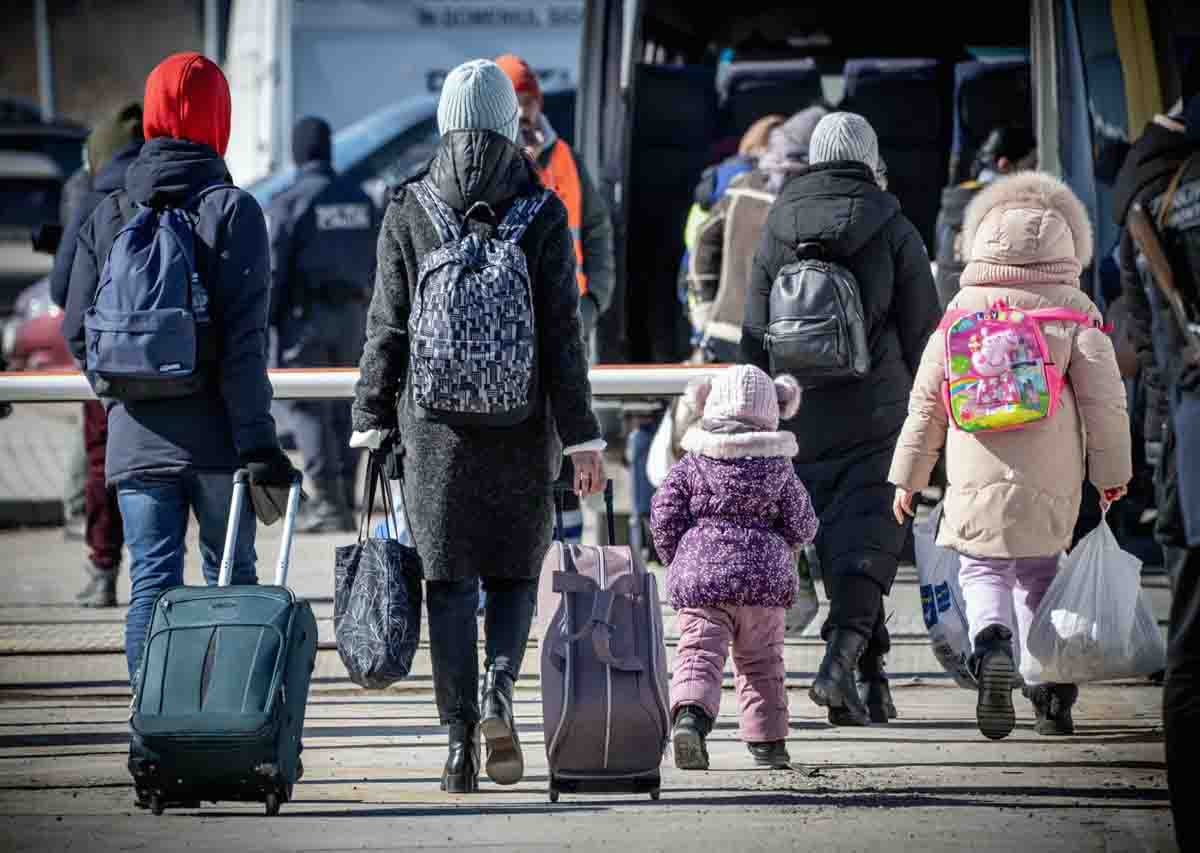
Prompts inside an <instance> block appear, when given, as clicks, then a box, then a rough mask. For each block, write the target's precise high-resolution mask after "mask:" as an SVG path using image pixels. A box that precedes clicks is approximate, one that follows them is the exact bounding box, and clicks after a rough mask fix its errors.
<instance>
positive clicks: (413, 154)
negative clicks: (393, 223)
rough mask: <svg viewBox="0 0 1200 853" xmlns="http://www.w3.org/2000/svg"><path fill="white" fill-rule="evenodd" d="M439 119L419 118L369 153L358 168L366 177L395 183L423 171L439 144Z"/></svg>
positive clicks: (358, 176)
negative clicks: (420, 119)
mask: <svg viewBox="0 0 1200 853" xmlns="http://www.w3.org/2000/svg"><path fill="white" fill-rule="evenodd" d="M438 138H439V137H438V129H437V119H435V118H430V119H426V120H425V121H421V122H417V123H416V124H414V125H413V126H412V127H410V128H409V129H408V130H406V131H404V132H403V133H401V134H400V135H399V136H397V137H396V138H395V139H393V140H392V141H390V142H388V143H387V144H385V145H383V146H382V147H380V148H379V149H377V150H376V151H374V152H372V153H371V154H370V155H368V156H367V158H366V160H365V161H364V162H363V163H361V164H359V165H358V166H357V167H356V168H355V170H354V172H355V176H356V177H357V178H358V179H359V180H361V181H363V182H366V181H372V180H374V181H378V182H381V183H383V184H384V185H386V186H395V185H397V184H399V183H401V182H403V181H405V180H407V179H408V178H410V177H412V176H413V175H414V174H416V173H417V172H419V171H420V170H421V169H422V168H423V167H424V166H425V164H426V163H428V162H429V159H430V158H431V157H433V152H434V151H435V150H436V149H437V144H438Z"/></svg>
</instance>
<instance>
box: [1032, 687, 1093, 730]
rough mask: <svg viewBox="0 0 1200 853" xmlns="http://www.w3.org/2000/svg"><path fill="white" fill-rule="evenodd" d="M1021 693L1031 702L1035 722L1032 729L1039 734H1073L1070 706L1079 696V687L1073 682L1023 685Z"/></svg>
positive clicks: (1073, 723) (1073, 721)
mask: <svg viewBox="0 0 1200 853" xmlns="http://www.w3.org/2000/svg"><path fill="white" fill-rule="evenodd" d="M1021 693H1022V694H1023V695H1024V696H1025V698H1026V699H1028V700H1029V701H1030V702H1032V703H1033V711H1034V713H1035V714H1037V722H1036V723H1035V724H1034V726H1033V730H1034V731H1035V732H1037V733H1038V734H1040V735H1073V734H1075V720H1074V719H1072V718H1071V706H1072V705H1074V704H1075V700H1076V699H1078V698H1079V688H1078V687H1076V686H1075V685H1074V684H1039V685H1038V686H1037V687H1024V688H1022V689H1021Z"/></svg>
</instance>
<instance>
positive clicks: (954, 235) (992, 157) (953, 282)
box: [934, 125, 1037, 307]
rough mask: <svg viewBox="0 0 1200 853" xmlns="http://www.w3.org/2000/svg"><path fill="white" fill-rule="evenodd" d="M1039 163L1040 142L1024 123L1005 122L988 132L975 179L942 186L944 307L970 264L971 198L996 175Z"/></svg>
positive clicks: (939, 247) (939, 249)
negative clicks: (965, 241)
mask: <svg viewBox="0 0 1200 853" xmlns="http://www.w3.org/2000/svg"><path fill="white" fill-rule="evenodd" d="M1036 164H1037V142H1036V140H1035V139H1034V138H1033V133H1032V131H1030V130H1029V128H1027V127H1025V126H1023V125H1003V126H1001V127H997V128H996V129H994V130H993V131H992V132H991V133H989V134H988V136H987V139H985V140H984V143H983V145H982V146H980V148H979V153H978V154H977V155H976V157H975V162H974V163H973V164H972V166H971V179H970V180H968V181H964V182H963V183H961V184H954V185H953V186H949V187H946V188H945V189H944V190H942V208H941V210H940V211H938V217H937V224H936V226H935V229H934V233H935V235H936V247H935V249H934V257H935V258H936V260H937V278H936V281H937V288H938V298H939V299H940V300H941V302H942V307H945V306H946V305H948V304H950V300H951V299H953V298H954V296H955V294H957V293H958V280H959V277H960V276H961V275H962V271H963V269H964V267H965V266H966V261H965V260H964V258H963V246H962V240H961V235H962V226H963V215H964V214H965V212H966V209H967V205H968V204H970V203H971V199H973V198H975V196H976V195H977V194H978V193H979V191H980V190H982V189H983V188H984V187H985V186H987V185H988V184H989V183H991V182H992V181H993V180H995V179H996V178H998V177H1000V176H1002V175H1007V174H1010V173H1012V172H1017V171H1022V170H1024V169H1032V168H1033V167H1034V166H1035V165H1036Z"/></svg>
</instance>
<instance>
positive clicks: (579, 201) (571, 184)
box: [542, 139, 588, 293]
mask: <svg viewBox="0 0 1200 853" xmlns="http://www.w3.org/2000/svg"><path fill="white" fill-rule="evenodd" d="M542 183H544V184H545V185H546V186H547V187H549V188H550V189H552V190H554V194H555V195H557V196H558V197H559V199H561V200H562V203H563V204H564V205H566V208H567V227H568V228H570V229H571V240H572V241H573V242H574V243H575V280H576V281H577V282H578V283H579V292H580V293H587V292H588V281H587V276H586V275H584V274H583V187H582V186H580V181H579V167H578V166H576V165H575V158H574V157H573V156H572V155H571V149H570V147H569V146H568V145H567V143H565V142H563V141H562V140H561V139H560V140H558V141H557V142H555V143H554V147H553V148H551V149H550V160H549V162H548V163H547V164H546V168H544V169H542Z"/></svg>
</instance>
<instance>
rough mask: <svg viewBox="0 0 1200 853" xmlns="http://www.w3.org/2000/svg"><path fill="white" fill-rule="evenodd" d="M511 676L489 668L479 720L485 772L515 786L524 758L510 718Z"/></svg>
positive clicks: (495, 780)
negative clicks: (483, 742) (485, 760)
mask: <svg viewBox="0 0 1200 853" xmlns="http://www.w3.org/2000/svg"><path fill="white" fill-rule="evenodd" d="M512 694H513V677H512V675H510V674H509V673H508V671H507V670H503V669H496V668H495V667H492V668H491V669H489V670H488V673H487V677H486V678H485V679H484V682H483V705H482V707H483V714H482V719H481V720H480V723H479V728H480V731H482V732H483V738H484V741H486V743H487V775H488V778H489V779H491V780H492V781H493V782H495V783H496V784H497V785H515V784H517V783H518V782H520V781H521V777H522V776H524V775H525V758H524V756H522V755H521V741H520V739H519V738H518V737H517V724H516V722H515V721H514V720H513V699H512Z"/></svg>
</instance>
